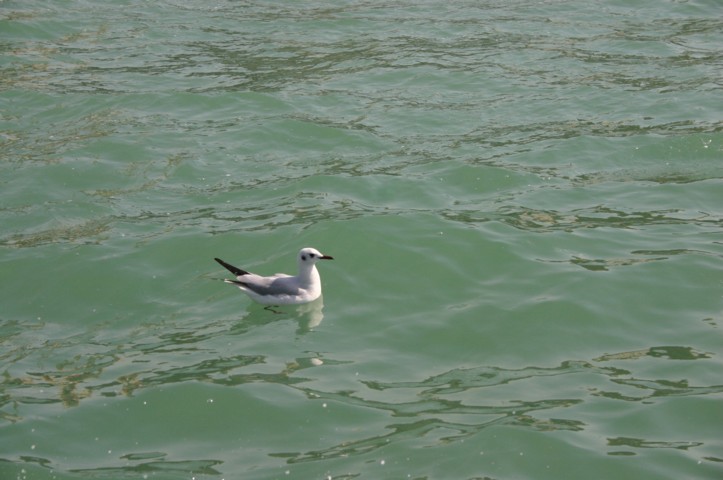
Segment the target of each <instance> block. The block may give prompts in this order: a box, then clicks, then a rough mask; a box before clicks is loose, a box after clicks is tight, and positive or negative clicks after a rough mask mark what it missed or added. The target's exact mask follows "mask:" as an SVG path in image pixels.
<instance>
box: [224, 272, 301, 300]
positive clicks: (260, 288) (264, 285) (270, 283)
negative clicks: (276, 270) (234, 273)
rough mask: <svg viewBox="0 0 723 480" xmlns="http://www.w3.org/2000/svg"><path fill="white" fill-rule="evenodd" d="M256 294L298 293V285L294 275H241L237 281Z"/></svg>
mask: <svg viewBox="0 0 723 480" xmlns="http://www.w3.org/2000/svg"><path fill="white" fill-rule="evenodd" d="M234 283H239V284H241V285H243V286H245V287H246V288H248V289H249V290H251V291H252V292H254V293H256V294H258V295H298V294H299V285H298V280H297V279H296V277H291V276H288V275H284V276H277V275H274V276H273V277H262V276H260V275H253V274H250V275H243V276H240V277H238V280H237V282H234Z"/></svg>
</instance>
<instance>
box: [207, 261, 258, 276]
mask: <svg viewBox="0 0 723 480" xmlns="http://www.w3.org/2000/svg"><path fill="white" fill-rule="evenodd" d="M214 260H216V261H217V262H218V263H220V264H221V265H222V266H223V268H225V269H226V270H228V271H229V272H231V273H233V274H234V275H236V276H237V277H239V276H241V275H248V274H249V272H247V271H246V270H241V269H240V268H238V267H234V266H233V265H231V264H230V263H226V262H224V261H223V260H221V259H220V258H214Z"/></svg>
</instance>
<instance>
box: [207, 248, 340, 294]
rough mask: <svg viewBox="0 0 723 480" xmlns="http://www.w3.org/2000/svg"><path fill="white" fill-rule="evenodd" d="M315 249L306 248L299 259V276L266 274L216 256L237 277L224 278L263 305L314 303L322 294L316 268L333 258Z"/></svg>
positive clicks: (300, 253)
mask: <svg viewBox="0 0 723 480" xmlns="http://www.w3.org/2000/svg"><path fill="white" fill-rule="evenodd" d="M333 259H334V258H333V257H330V256H328V255H322V254H321V252H320V251H318V250H316V249H314V248H302V249H301V250H300V251H299V256H298V258H297V260H298V262H299V274H298V275H296V276H292V275H286V274H285V273H277V274H276V275H272V276H270V277H262V276H261V275H256V274H254V273H249V272H247V271H246V270H241V269H240V268H238V267H234V266H233V265H230V264H228V263H226V262H224V261H223V260H221V259H220V258H214V260H216V261H217V262H218V263H220V264H221V265H223V266H224V267H225V268H226V270H228V271H229V272H231V273H233V274H234V275H236V280H228V279H226V280H224V282H226V283H231V284H233V285H236V286H237V287H238V288H240V289H241V291H243V292H244V293H245V294H246V295H248V296H249V297H251V298H252V299H253V300H255V301H257V302H258V303H261V304H263V305H299V304H302V303H309V302H313V301H314V300H316V299H317V298H319V297H320V296H321V277H319V271H318V270H317V269H316V262H317V261H318V260H333Z"/></svg>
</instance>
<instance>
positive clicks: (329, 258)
mask: <svg viewBox="0 0 723 480" xmlns="http://www.w3.org/2000/svg"><path fill="white" fill-rule="evenodd" d="M319 258H320V259H321V260H334V257H330V256H329V255H322V256H320V257H319Z"/></svg>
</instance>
